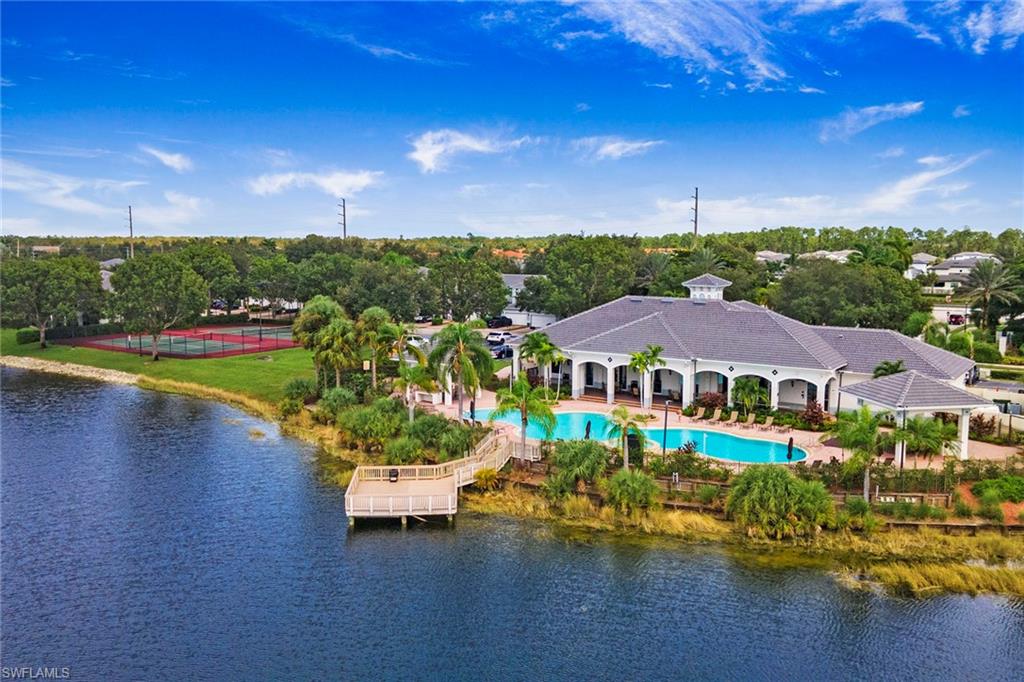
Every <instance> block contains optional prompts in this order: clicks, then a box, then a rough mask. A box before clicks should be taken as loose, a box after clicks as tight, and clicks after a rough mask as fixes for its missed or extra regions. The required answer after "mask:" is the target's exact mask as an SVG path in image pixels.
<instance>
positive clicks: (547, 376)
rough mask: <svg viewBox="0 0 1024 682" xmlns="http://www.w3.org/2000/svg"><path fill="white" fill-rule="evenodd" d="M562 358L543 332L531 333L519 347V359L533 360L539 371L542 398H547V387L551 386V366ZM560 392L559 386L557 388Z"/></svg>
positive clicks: (556, 347)
mask: <svg viewBox="0 0 1024 682" xmlns="http://www.w3.org/2000/svg"><path fill="white" fill-rule="evenodd" d="M559 357H563V358H564V356H563V355H562V353H561V351H560V350H559V348H558V346H556V345H555V344H553V343H551V339H549V338H548V335H547V334H545V333H544V332H533V333H532V334H528V335H527V336H526V338H525V339H523V343H522V345H521V346H519V358H520V359H521V360H533V361H534V362H536V363H537V367H538V368H539V369H540V370H541V372H542V374H543V377H544V398H545V399H547V398H548V387H549V386H550V385H551V365H552V364H553V363H555V362H558V358H559ZM559 391H561V386H559Z"/></svg>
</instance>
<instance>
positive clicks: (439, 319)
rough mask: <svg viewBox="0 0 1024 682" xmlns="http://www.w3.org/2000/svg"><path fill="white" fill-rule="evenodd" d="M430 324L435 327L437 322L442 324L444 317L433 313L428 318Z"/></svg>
mask: <svg viewBox="0 0 1024 682" xmlns="http://www.w3.org/2000/svg"><path fill="white" fill-rule="evenodd" d="M430 324H432V325H434V326H435V327H436V326H437V325H439V324H444V319H443V318H442V317H441V316H440V315H434V316H433V317H432V318H430Z"/></svg>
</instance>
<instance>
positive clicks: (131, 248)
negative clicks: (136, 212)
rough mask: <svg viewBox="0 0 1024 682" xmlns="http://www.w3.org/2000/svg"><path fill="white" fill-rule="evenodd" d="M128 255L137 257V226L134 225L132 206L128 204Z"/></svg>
mask: <svg viewBox="0 0 1024 682" xmlns="http://www.w3.org/2000/svg"><path fill="white" fill-rule="evenodd" d="M128 257H129V258H135V227H134V226H133V225H132V207H131V204H129V205H128Z"/></svg>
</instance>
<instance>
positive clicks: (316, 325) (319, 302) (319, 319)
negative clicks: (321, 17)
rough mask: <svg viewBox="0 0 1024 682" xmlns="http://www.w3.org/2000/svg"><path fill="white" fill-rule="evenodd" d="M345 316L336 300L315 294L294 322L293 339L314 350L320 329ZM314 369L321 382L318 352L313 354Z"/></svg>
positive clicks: (307, 348)
mask: <svg viewBox="0 0 1024 682" xmlns="http://www.w3.org/2000/svg"><path fill="white" fill-rule="evenodd" d="M344 316H345V312H344V311H343V310H342V309H341V306H340V305H338V303H337V302H336V301H334V300H333V299H330V298H328V297H327V296H314V297H313V298H311V299H309V300H308V301H306V305H304V306H302V311H301V312H300V313H299V314H298V315H297V316H296V317H295V321H294V322H293V323H292V339H294V340H295V341H298V342H299V343H300V344H302V347H303V348H305V349H306V350H313V349H314V348H315V347H316V345H317V339H318V335H319V333H320V330H321V329H323V328H324V327H326V326H327V325H328V324H330V323H331V321H332V320H334V319H336V318H341V317H344ZM313 370H314V371H315V372H316V376H317V381H318V382H319V381H320V370H321V366H320V363H319V362H318V360H317V356H316V354H314V355H313Z"/></svg>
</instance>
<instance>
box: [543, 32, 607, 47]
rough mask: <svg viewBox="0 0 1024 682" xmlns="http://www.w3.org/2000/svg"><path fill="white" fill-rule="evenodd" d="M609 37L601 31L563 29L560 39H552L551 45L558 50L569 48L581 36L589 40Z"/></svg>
mask: <svg viewBox="0 0 1024 682" xmlns="http://www.w3.org/2000/svg"><path fill="white" fill-rule="evenodd" d="M607 37H608V34H607V33H601V32H599V31H591V30H589V29H588V30H584V31H563V32H562V33H561V36H560V38H559V39H557V40H554V41H552V43H551V46H552V47H554V48H555V49H556V50H567V49H569V47H570V46H571V45H572V43H573V42H575V41H577V40H580V39H581V38H584V39H588V40H604V39H605V38H607Z"/></svg>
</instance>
